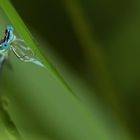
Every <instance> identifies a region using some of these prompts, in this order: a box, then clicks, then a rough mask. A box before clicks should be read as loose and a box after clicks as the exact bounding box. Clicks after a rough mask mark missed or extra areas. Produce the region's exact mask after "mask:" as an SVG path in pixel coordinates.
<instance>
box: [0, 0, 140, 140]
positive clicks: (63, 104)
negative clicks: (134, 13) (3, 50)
mask: <svg viewBox="0 0 140 140" xmlns="http://www.w3.org/2000/svg"><path fill="white" fill-rule="evenodd" d="M15 1H16V0H15ZM28 2H29V1H28ZM28 2H27V3H26V1H25V3H26V4H28ZM40 2H41V1H40ZM16 3H18V1H16ZM19 3H20V2H19ZM23 3H24V2H23ZM30 3H31V4H33V2H29V5H30ZM34 3H36V2H35V1H34ZM37 3H38V2H37ZM116 3H117V2H116ZM48 4H50V5H51V4H52V5H53V6H54V5H55V6H56V5H59V6H56V9H55V10H54V11H53V12H54V13H55V12H56V13H57V14H58V15H59V14H60V15H63V13H65V14H64V15H63V16H64V17H63V18H62V21H60V20H58V22H60V23H61V24H62V23H63V24H64V25H63V26H62V25H61V24H57V25H56V24H55V22H54V21H53V20H54V19H53V20H52V17H51V16H50V21H49V20H48V22H50V23H51V22H52V24H55V26H56V27H58V28H59V26H60V27H61V29H62V32H64V33H65V32H66V33H67V34H63V35H62V34H61V35H62V37H63V40H62V44H61V36H60V35H59V34H58V33H57V31H58V30H59V29H58V30H57V31H54V30H53V29H52V30H50V31H49V29H48V30H46V29H47V28H48V27H49V25H48V24H47V23H45V24H44V22H42V21H40V20H39V19H40V18H41V16H40V17H39V16H37V17H36V18H37V19H38V21H39V22H38V21H37V23H36V24H37V26H38V27H39V26H40V29H41V28H43V33H42V35H44V36H45V35H46V36H47V33H46V34H45V33H44V32H47V31H48V34H49V35H50V36H49V37H48V38H47V39H45V37H44V36H41V37H40V35H38V34H37V35H36V34H34V33H30V31H29V30H28V28H27V27H26V26H25V24H24V23H23V21H22V20H21V18H20V16H19V15H18V14H17V12H16V10H15V9H14V8H13V6H12V5H11V3H10V2H9V1H8V0H0V20H1V26H0V32H1V31H3V29H4V28H5V26H6V25H7V24H12V25H13V26H14V27H15V30H16V34H17V35H18V36H19V37H20V38H22V39H24V40H25V42H26V43H27V44H28V46H29V47H30V48H31V49H32V50H33V51H34V52H35V54H36V57H37V58H38V59H39V60H40V61H41V62H42V63H43V64H44V65H45V67H46V68H41V67H39V66H36V65H34V64H32V63H24V62H21V61H20V60H18V59H17V57H16V56H15V55H14V54H12V53H11V54H10V56H9V60H8V61H7V63H6V64H5V66H4V68H3V71H2V73H1V75H0V78H1V79H0V94H1V95H0V101H1V105H0V139H3V140H20V139H23V140H94V139H95V140H112V139H113V140H132V139H136V138H139V136H138V134H137V133H133V132H134V131H135V130H136V129H134V128H135V125H134V126H132V124H131V121H130V118H129V116H128V114H129V112H128V111H127V107H126V106H127V101H126V102H124V98H125V96H126V94H127V93H128V92H127V91H129V90H131V89H132V88H133V86H132V85H133V82H134V79H135V77H137V75H139V70H137V71H136V73H133V74H132V73H131V71H132V68H131V67H130V66H129V64H126V62H127V60H126V61H125V62H123V61H122V60H125V59H128V58H129V57H127V56H124V52H125V51H126V50H127V51H126V52H127V53H128V54H129V53H130V52H131V50H133V51H134V50H137V48H135V49H132V48H131V49H130V48H129V49H130V50H129V49H127V46H126V45H125V40H124V39H126V40H127V39H128V38H129V37H130V39H134V40H135V41H136V40H137V39H138V38H135V37H133V36H131V35H130V36H129V37H127V36H126V34H127V32H128V33H131V34H133V31H130V30H128V29H129V27H132V25H133V23H130V24H129V25H127V26H125V22H126V21H127V20H126V21H123V23H121V25H119V23H118V26H117V27H116V28H118V30H117V31H114V32H113V31H111V29H110V30H109V31H107V30H105V29H104V28H107V26H105V27H104V25H102V24H101V23H100V24H99V22H100V20H101V19H102V18H103V17H104V16H105V17H106V18H108V19H107V20H105V21H104V23H105V22H107V21H109V20H111V19H109V17H112V16H111V14H112V13H114V14H116V15H117V13H115V12H116V11H115V9H112V8H111V9H109V8H108V9H106V6H109V7H111V6H110V5H109V4H110V1H108V4H103V3H102V2H101V3H99V2H97V1H93V2H92V1H90V0H87V1H83V0H71V1H70V0H62V3H61V4H60V2H58V1H56V3H53V2H52V3H51V2H50V3H49V2H48ZM29 5H26V6H27V9H26V10H28V6H29ZM100 5H102V7H103V8H102V9H101V10H102V11H103V12H104V15H102V12H101V11H98V10H99V9H98V7H99V6H100ZM116 5H117V4H116ZM96 6H97V7H96ZM29 7H30V6H29ZM33 7H35V8H34V9H35V11H37V9H36V8H37V7H39V6H38V5H37V7H36V5H34V6H33ZM33 7H32V8H33ZM59 7H60V8H59ZM93 7H94V9H93ZM104 7H105V8H104ZM41 10H42V9H40V11H37V13H39V12H40V13H41ZM44 10H48V9H44ZM109 10H110V11H109ZM48 11H49V10H48ZM50 11H51V10H50ZM58 11H59V12H58ZM111 11H112V13H111V14H108V13H110V12H111ZM122 11H123V8H122ZM24 12H25V13H26V11H24ZM37 13H36V14H37ZM48 13H49V12H48ZM48 13H47V12H46V14H48ZM26 14H27V15H28V13H26ZM36 14H35V15H36ZM92 14H93V15H96V14H97V15H100V17H98V16H95V17H94V18H93V15H92ZM21 15H22V14H21ZM52 15H53V13H52ZM54 15H55V14H54ZM116 17H117V16H116ZM43 18H44V17H43ZM100 18H101V19H100ZM66 19H67V21H65V20H66ZM51 20H52V21H51ZM95 20H96V21H95ZM64 21H65V22H64ZM116 22H117V21H116ZM98 24H99V26H98ZM101 25H102V26H101ZM111 25H112V26H113V25H114V26H115V23H110V28H112V29H114V28H113V27H111ZM41 26H42V27H41ZM94 26H95V27H94ZM124 26H125V27H124ZM29 27H30V26H29ZM56 27H55V28H56ZM62 27H63V28H64V29H66V30H67V31H64V29H63V28H62ZM52 28H53V27H52ZM99 28H101V29H99ZM116 28H115V29H116ZM135 28H136V27H135ZM130 29H133V28H130ZM101 31H104V32H102V33H100V32H101ZM1 33H2V32H1ZM98 33H99V34H98ZM109 33H110V34H111V35H109ZM32 34H34V35H36V38H33V36H32ZM51 37H52V38H51ZM53 39H54V40H55V41H56V42H57V43H56V42H55V41H54V42H53V41H52V40H53ZM99 39H101V40H99ZM45 40H48V41H49V43H50V44H51V45H48V42H47V41H45ZM58 40H59V41H58ZM46 42H47V43H46ZM132 42H133V40H132ZM132 42H131V43H132ZM69 43H70V45H75V46H76V47H75V48H74V49H73V53H71V52H70V55H68V56H65V54H64V53H63V55H64V56H65V57H64V58H66V59H67V60H69V59H68V57H70V58H72V57H74V56H75V55H77V56H76V57H75V58H76V60H75V67H76V66H77V65H79V67H80V68H79V70H75V71H74V70H73V69H72V67H71V66H70V63H65V62H64V61H62V59H61V58H60V55H58V54H59V51H58V53H56V52H55V51H53V49H50V48H51V47H53V45H54V46H56V48H57V47H58V48H59V45H60V46H61V45H63V46H62V47H63V48H64V47H66V49H68V48H70V47H71V46H69V47H68V46H65V45H66V44H68V45H69ZM72 43H73V44H72ZM115 46H116V47H115ZM104 47H106V48H104ZM130 47H131V45H130ZM137 47H138V45H137ZM77 48H78V49H77ZM60 49H62V48H60ZM56 50H57V49H56ZM62 50H63V49H62ZM76 50H77V52H78V53H79V52H81V54H82V55H83V56H82V55H81V54H80V53H79V55H78V54H75V52H74V51H76ZM60 54H61V53H60ZM118 54H119V57H118ZM133 58H134V56H133ZM129 59H130V58H129ZM136 59H138V56H136ZM81 61H82V63H81ZM129 62H131V60H129ZM135 64H137V63H136V61H135V63H134V64H133V62H132V63H131V66H132V65H133V67H135V66H136V65H135ZM123 65H125V66H126V67H127V68H125V66H123ZM122 66H123V68H124V69H125V70H122V69H121V67H122ZM73 67H74V66H73ZM136 68H139V66H138V67H136ZM136 68H135V69H136ZM127 70H128V71H127ZM126 71H127V72H126ZM80 72H81V73H80ZM113 73H115V74H113ZM130 73H131V74H132V75H130V76H128V75H129V74H130ZM130 80H132V81H133V82H132V81H131V82H130ZM128 85H129V86H128ZM121 86H122V87H121ZM128 96H130V97H131V96H132V95H131V94H129V95H127V98H130V97H128ZM134 98H135V97H134ZM128 104H129V102H128ZM132 130H134V131H132Z"/></svg>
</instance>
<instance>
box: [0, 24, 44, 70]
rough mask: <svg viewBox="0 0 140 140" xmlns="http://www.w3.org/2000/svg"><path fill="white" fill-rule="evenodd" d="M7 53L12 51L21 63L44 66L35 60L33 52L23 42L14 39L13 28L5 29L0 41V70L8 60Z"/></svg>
mask: <svg viewBox="0 0 140 140" xmlns="http://www.w3.org/2000/svg"><path fill="white" fill-rule="evenodd" d="M9 51H12V52H13V53H14V54H15V55H16V56H17V58H18V59H20V60H21V61H24V62H31V63H34V64H36V65H38V66H41V67H44V65H43V64H42V63H41V62H40V61H39V60H37V58H36V57H35V54H34V52H33V51H32V50H31V48H29V47H28V46H27V44H26V43H25V41H24V40H22V39H19V38H17V37H16V35H15V34H14V28H13V26H7V27H6V29H5V35H4V38H3V39H2V40H1V41H0V68H1V67H2V65H3V63H4V61H5V60H6V59H7V58H8V53H9Z"/></svg>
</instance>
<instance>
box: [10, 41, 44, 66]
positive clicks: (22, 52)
mask: <svg viewBox="0 0 140 140" xmlns="http://www.w3.org/2000/svg"><path fill="white" fill-rule="evenodd" d="M11 49H12V51H13V52H14V54H15V55H16V56H17V57H18V58H19V59H20V60H21V61H24V62H32V63H34V64H36V65H39V66H42V67H44V65H43V64H42V63H41V62H40V61H39V60H37V58H36V57H35V54H34V52H33V51H32V50H31V48H29V47H28V46H27V44H26V43H25V41H24V40H21V39H15V40H14V41H13V42H12V43H11Z"/></svg>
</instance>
